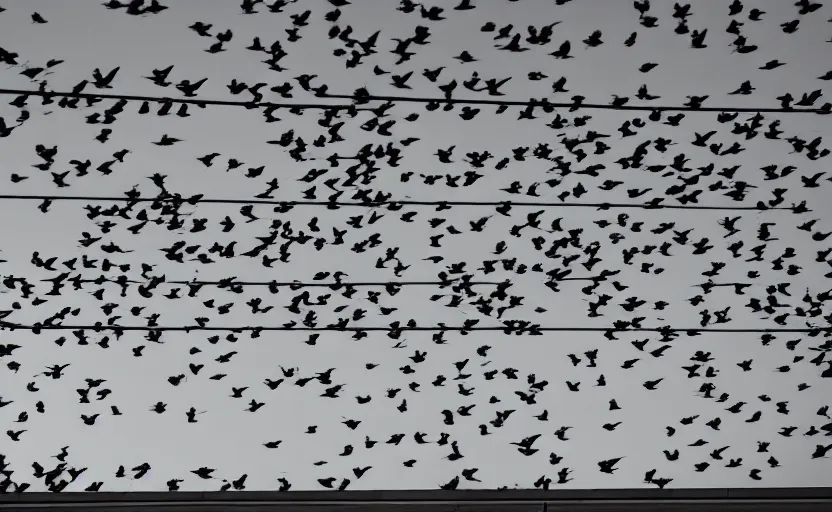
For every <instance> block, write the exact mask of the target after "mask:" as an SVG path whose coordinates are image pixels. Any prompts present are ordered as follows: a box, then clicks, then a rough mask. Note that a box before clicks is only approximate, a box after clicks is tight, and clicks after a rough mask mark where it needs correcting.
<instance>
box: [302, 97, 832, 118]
mask: <svg viewBox="0 0 832 512" xmlns="http://www.w3.org/2000/svg"><path fill="white" fill-rule="evenodd" d="M319 97H321V98H333V99H350V100H353V101H355V102H356V104H358V105H360V104H361V103H363V102H364V101H389V102H392V103H396V102H407V103H438V104H447V103H452V104H463V105H496V106H516V107H555V108H570V109H575V110H579V109H594V110H642V111H644V110H646V111H651V112H652V111H658V112H768V113H781V114H830V113H832V112H830V111H826V110H823V109H820V108H776V107H762V108H758V107H692V106H688V105H660V106H658V105H657V106H648V105H613V104H606V103H576V102H571V103H566V102H551V101H548V100H543V99H541V100H528V101H519V100H485V99H476V100H473V99H471V100H469V99H457V98H451V99H448V98H419V97H413V96H379V95H373V94H370V95H366V96H355V95H348V94H326V93H325V94H321V95H320V96H319Z"/></svg>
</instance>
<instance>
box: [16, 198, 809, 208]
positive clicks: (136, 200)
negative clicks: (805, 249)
mask: <svg viewBox="0 0 832 512" xmlns="http://www.w3.org/2000/svg"><path fill="white" fill-rule="evenodd" d="M2 199H8V200H14V199H16V200H24V201H25V200H38V201H87V202H99V201H102V202H110V201H113V202H133V203H152V202H175V201H180V202H182V203H190V204H194V205H196V204H198V203H203V204H243V205H248V204H251V205H271V206H282V207H295V206H326V207H330V208H338V207H342V206H357V207H364V208H378V207H381V206H389V207H393V208H395V207H397V206H436V207H440V208H441V207H447V208H452V207H460V206H491V207H498V206H502V207H515V206H516V207H532V208H598V209H600V210H606V209H610V208H626V209H642V210H731V211H741V210H744V211H768V210H790V211H792V212H794V213H806V212H809V211H811V210H808V209H806V208H805V206H803V205H802V204H801V205H796V206H787V207H782V206H779V207H768V206H766V207H760V206H758V205H754V206H718V205H683V204H661V203H576V202H570V203H556V202H542V201H541V202H533V201H414V200H408V199H403V200H396V199H393V200H386V201H283V200H277V199H227V198H225V199H220V198H213V199H212V198H202V197H200V198H198V199H193V200H192V201H189V199H188V198H182V197H179V198H170V197H165V198H158V197H157V198H153V197H125V196H58V195H26V194H0V200H2Z"/></svg>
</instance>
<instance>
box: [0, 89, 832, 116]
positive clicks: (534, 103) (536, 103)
mask: <svg viewBox="0 0 832 512" xmlns="http://www.w3.org/2000/svg"><path fill="white" fill-rule="evenodd" d="M0 95H21V96H41V97H45V98H51V97H67V98H82V99H114V100H126V101H148V102H155V103H186V104H191V105H198V106H200V107H202V106H207V105H218V106H233V107H245V108H248V109H253V108H261V107H272V108H288V109H322V110H332V109H334V110H347V109H353V108H355V106H356V105H357V104H361V103H366V102H368V101H384V102H393V103H396V102H407V103H436V104H440V105H441V104H460V105H495V106H519V107H544V106H545V107H554V108H570V109H574V110H579V109H597V110H621V111H628V110H629V111H633V110H637V111H651V112H652V111H659V112H670V111H673V112H749V113H751V112H754V113H756V112H760V113H763V112H766V113H779V114H821V115H823V114H830V113H832V112H830V111H828V110H825V109H821V108H774V107H761V108H757V107H692V106H685V105H660V106H648V105H611V104H602V103H574V102H572V103H563V102H550V101H545V100H528V101H518V100H486V99H461V98H450V99H449V98H425V97H407V96H379V95H362V96H356V95H347V94H320V95H316V97H319V98H332V99H348V100H351V101H353V102H355V103H351V104H326V103H276V102H270V101H261V102H254V101H228V100H205V99H195V98H170V97H164V96H142V95H135V94H130V95H128V94H105V93H84V92H79V93H74V92H59V91H40V90H28V89H0Z"/></svg>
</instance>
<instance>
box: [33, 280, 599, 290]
mask: <svg viewBox="0 0 832 512" xmlns="http://www.w3.org/2000/svg"><path fill="white" fill-rule="evenodd" d="M578 279H580V280H591V279H592V278H589V277H587V278H566V279H562V280H563V281H565V280H573V281H575V280H578ZM41 281H49V280H48V279H42V280H41ZM67 282H79V283H96V284H101V283H114V284H121V283H126V284H146V283H147V282H146V281H137V280H134V279H128V280H124V281H118V280H116V279H79V280H77V281H75V280H67ZM159 284H177V285H198V286H218V287H220V288H234V287H237V286H268V287H274V288H286V287H288V288H295V287H297V288H309V287H327V288H333V287H336V288H351V287H372V286H441V287H448V286H453V285H455V284H462V285H465V286H468V285H477V286H479V285H501V284H503V283H502V282H497V281H462V280H459V279H453V280H448V281H353V282H349V281H340V282H337V281H311V282H308V281H307V282H302V281H236V280H234V281H231V280H227V279H224V280H220V281H200V280H196V279H195V280H193V281H181V280H180V281H163V282H161V283H159Z"/></svg>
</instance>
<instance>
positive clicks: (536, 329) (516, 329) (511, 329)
mask: <svg viewBox="0 0 832 512" xmlns="http://www.w3.org/2000/svg"><path fill="white" fill-rule="evenodd" d="M0 328H1V329H9V330H10V331H14V330H23V331H34V332H35V333H36V334H37V333H38V332H39V331H46V330H49V331H70V330H73V331H74V330H89V331H96V332H98V331H121V332H125V331H150V332H159V331H179V332H191V331H231V332H236V333H240V332H265V331H303V332H438V331H443V332H454V331H455V332H463V333H468V332H473V331H491V332H494V331H505V332H506V333H508V334H530V335H539V333H543V332H603V333H622V332H658V333H687V334H688V335H696V334H700V333H705V332H707V333H821V332H832V326H830V327H807V328H789V327H783V328H768V329H749V328H702V327H687V328H681V327H670V326H668V327H621V328H618V327H544V326H534V325H529V326H523V327H521V326H508V325H503V326H497V325H494V326H470V327H466V326H461V325H434V326H399V327H389V326H388V327H382V326H364V327H358V326H343V327H341V326H333V325H330V326H323V327H317V326H315V327H309V326H305V325H302V326H286V325H277V326H265V325H260V326H248V325H247V326H209V325H206V326H200V325H192V326H188V325H178V326H146V325H104V324H100V325H64V324H53V325H50V324H40V325H39V324H32V325H24V324H15V323H12V322H5V321H2V322H0Z"/></svg>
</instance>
